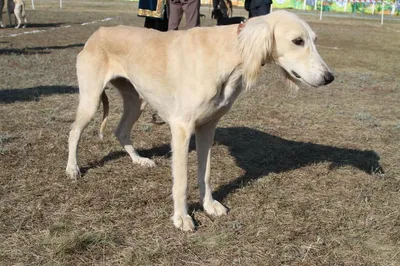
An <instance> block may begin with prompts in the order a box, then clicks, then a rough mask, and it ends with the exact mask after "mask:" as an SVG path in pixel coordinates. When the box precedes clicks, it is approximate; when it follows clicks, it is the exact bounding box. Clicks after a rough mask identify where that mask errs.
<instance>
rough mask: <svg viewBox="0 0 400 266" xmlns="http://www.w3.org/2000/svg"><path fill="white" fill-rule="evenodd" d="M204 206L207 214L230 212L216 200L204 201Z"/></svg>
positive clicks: (216, 214) (219, 214) (214, 214)
mask: <svg viewBox="0 0 400 266" xmlns="http://www.w3.org/2000/svg"><path fill="white" fill-rule="evenodd" d="M203 208H204V210H205V211H206V213H207V214H209V215H212V216H222V215H226V214H227V213H228V209H227V208H226V207H225V206H224V205H222V204H221V203H219V202H218V201H216V200H212V201H208V202H204V204H203Z"/></svg>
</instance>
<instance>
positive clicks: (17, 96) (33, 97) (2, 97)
mask: <svg viewBox="0 0 400 266" xmlns="http://www.w3.org/2000/svg"><path fill="white" fill-rule="evenodd" d="M74 93H78V88H77V87H74V86H38V87H30V88H23V89H10V90H0V103H4V104H8V103H15V102H26V101H35V102H37V101H39V100H40V98H41V97H43V96H48V95H52V94H74Z"/></svg>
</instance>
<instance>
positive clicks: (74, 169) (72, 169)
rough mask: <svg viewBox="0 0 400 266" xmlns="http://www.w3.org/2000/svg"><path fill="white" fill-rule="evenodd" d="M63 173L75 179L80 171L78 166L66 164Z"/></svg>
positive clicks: (79, 174)
mask: <svg viewBox="0 0 400 266" xmlns="http://www.w3.org/2000/svg"><path fill="white" fill-rule="evenodd" d="M65 173H66V174H67V176H68V177H69V178H71V179H73V180H77V179H78V178H79V177H81V171H79V167H78V166H77V165H76V166H67V168H66V169H65Z"/></svg>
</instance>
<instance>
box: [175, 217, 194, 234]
mask: <svg viewBox="0 0 400 266" xmlns="http://www.w3.org/2000/svg"><path fill="white" fill-rule="evenodd" d="M172 220H173V222H174V225H175V227H176V228H178V229H181V230H182V231H193V230H194V223H193V220H192V217H190V215H188V214H186V215H174V217H172Z"/></svg>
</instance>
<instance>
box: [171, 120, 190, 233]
mask: <svg viewBox="0 0 400 266" xmlns="http://www.w3.org/2000/svg"><path fill="white" fill-rule="evenodd" d="M171 133H172V176H173V179H174V180H173V187H172V197H173V200H174V216H173V217H172V219H173V222H174V225H175V227H177V228H179V229H181V230H183V231H192V230H193V229H194V224H193V220H192V218H191V217H190V215H189V214H188V211H187V190H188V167H187V163H188V152H189V141H190V136H191V133H192V127H191V126H190V125H188V124H186V123H181V122H173V123H171Z"/></svg>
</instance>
